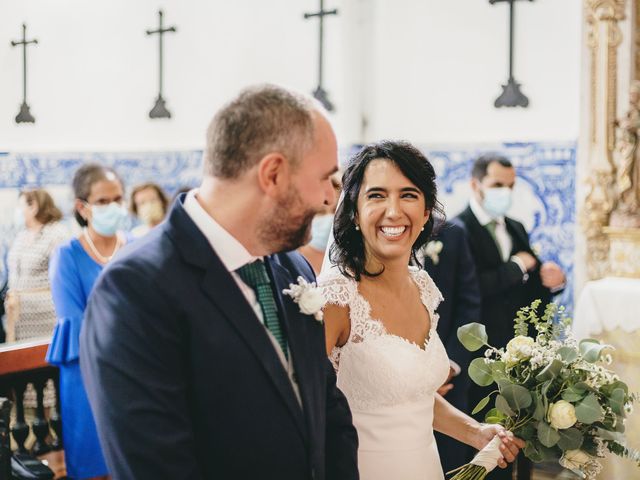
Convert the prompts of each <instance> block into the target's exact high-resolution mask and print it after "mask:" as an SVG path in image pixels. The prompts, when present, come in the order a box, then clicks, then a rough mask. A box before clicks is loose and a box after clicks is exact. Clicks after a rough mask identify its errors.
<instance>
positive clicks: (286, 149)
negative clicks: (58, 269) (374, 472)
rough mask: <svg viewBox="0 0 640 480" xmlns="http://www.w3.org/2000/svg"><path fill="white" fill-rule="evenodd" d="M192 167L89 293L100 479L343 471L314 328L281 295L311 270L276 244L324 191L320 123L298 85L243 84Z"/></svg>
mask: <svg viewBox="0 0 640 480" xmlns="http://www.w3.org/2000/svg"><path fill="white" fill-rule="evenodd" d="M204 170H205V175H204V179H203V181H202V184H201V186H200V188H199V189H198V190H193V191H191V192H189V193H187V194H183V195H181V196H180V197H179V199H178V200H177V201H176V202H175V204H174V206H173V208H172V210H171V212H170V214H169V216H168V218H167V220H166V221H165V222H164V223H163V224H161V225H160V226H158V227H156V228H155V229H154V230H152V232H151V233H150V234H149V235H148V236H147V237H145V238H144V239H142V240H139V241H138V242H137V243H133V244H132V245H131V246H130V247H129V248H128V249H126V251H124V252H122V254H121V255H120V256H119V257H118V258H117V259H116V260H114V261H113V263H112V264H110V265H109V266H108V268H106V269H105V271H104V273H103V275H102V276H101V278H100V279H99V280H98V282H97V284H96V287H95V289H94V291H93V294H92V296H91V299H90V301H89V307H88V310H87V314H86V318H85V323H84V326H83V330H82V333H81V351H82V353H81V355H80V363H81V368H82V373H83V378H84V381H85V383H86V387H87V393H88V396H89V400H90V402H91V406H92V409H93V412H94V415H95V418H96V423H97V426H98V432H99V436H100V441H101V444H102V447H103V449H104V453H105V458H106V461H107V464H108V466H109V469H110V472H111V475H112V476H113V478H114V479H136V480H140V479H172V480H175V479H229V480H243V479H247V480H249V479H256V478H265V479H271V478H274V479H275V478H277V479H281V480H301V479H310V480H314V479H347V480H349V479H357V478H358V473H357V464H356V451H357V434H356V431H355V429H354V427H353V425H352V422H351V413H350V411H349V408H348V405H347V402H346V399H345V398H344V396H343V395H342V393H341V392H340V391H339V390H338V389H337V387H336V378H335V374H334V372H333V369H332V367H331V365H330V363H329V361H328V360H327V357H326V352H325V343H324V330H323V326H322V324H321V323H320V322H319V321H317V320H316V319H315V318H314V315H306V314H303V313H302V312H301V310H300V308H301V305H299V304H298V303H297V302H296V301H294V299H293V298H292V296H290V295H288V294H286V293H283V290H285V289H289V286H290V285H291V284H295V283H296V282H297V279H298V277H303V278H304V279H306V280H307V281H312V280H313V279H314V276H313V272H312V270H311V268H310V266H309V264H308V263H307V262H306V261H305V260H304V259H303V258H302V257H301V256H300V255H299V254H297V253H278V252H286V251H290V250H292V249H295V248H296V247H298V246H300V245H301V244H303V243H304V242H305V241H308V239H309V236H310V225H311V220H312V218H313V216H314V215H315V214H316V213H317V212H319V211H321V210H322V209H323V208H324V206H325V205H326V204H328V203H330V202H331V201H332V200H333V198H334V195H335V192H334V189H333V186H332V184H331V179H330V177H331V175H332V174H333V173H334V172H335V171H336V170H337V146H336V140H335V136H334V134H333V131H332V129H331V126H330V125H329V122H328V121H327V119H326V117H325V116H324V114H323V113H321V111H320V110H319V107H317V105H316V104H315V103H314V101H313V100H312V99H310V98H308V97H306V96H302V95H298V94H295V93H292V92H289V91H287V90H284V89H282V88H279V87H275V86H262V87H257V88H252V89H248V90H246V91H244V92H243V93H241V94H240V95H239V96H238V97H237V98H235V99H234V100H233V101H232V102H230V103H229V104H227V105H226V106H225V107H223V108H222V109H221V110H220V111H219V112H218V113H217V114H216V116H215V117H214V119H213V121H212V123H211V125H210V126H209V129H208V131H207V146H206V150H205V153H204ZM308 293H309V294H311V293H312V292H309V291H308ZM298 301H299V302H300V303H303V302H305V301H306V300H304V299H298ZM305 306H306V307H309V304H307V305H305Z"/></svg>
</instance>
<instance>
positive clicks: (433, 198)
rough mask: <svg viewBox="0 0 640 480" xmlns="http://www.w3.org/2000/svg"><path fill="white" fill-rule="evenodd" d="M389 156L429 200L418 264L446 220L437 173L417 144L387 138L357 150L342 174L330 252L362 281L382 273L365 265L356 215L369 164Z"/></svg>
mask: <svg viewBox="0 0 640 480" xmlns="http://www.w3.org/2000/svg"><path fill="white" fill-rule="evenodd" d="M376 159H386V160H389V161H391V162H393V163H394V164H395V165H396V166H397V167H398V168H399V169H400V171H401V172H402V173H403V175H404V176H405V177H407V178H408V179H409V180H410V181H411V183H413V184H414V185H415V186H416V187H418V188H419V189H420V190H421V191H422V193H423V195H424V199H425V204H426V208H427V210H429V211H430V212H431V215H430V216H429V220H428V221H427V223H426V224H425V226H424V230H422V231H421V232H420V234H419V235H418V238H416V241H415V242H414V244H413V246H412V247H411V256H412V258H413V260H414V261H415V262H416V263H418V260H417V258H416V252H417V251H418V250H419V249H420V247H422V246H423V245H424V244H425V243H427V241H428V240H429V237H431V235H432V233H433V230H434V225H436V224H437V225H441V223H442V222H444V218H445V215H444V210H443V208H442V204H441V203H440V202H439V201H438V199H437V187H436V174H435V171H434V170H433V166H432V165H431V163H430V162H429V160H427V158H426V157H425V156H424V155H423V154H422V153H421V152H420V150H418V149H417V148H415V147H414V146H413V145H411V144H410V143H408V142H404V141H389V140H384V141H381V142H377V143H372V144H369V145H366V146H365V147H363V148H362V149H361V150H360V151H359V152H358V153H356V154H355V155H354V156H353V157H352V158H351V160H350V161H349V165H348V166H347V169H346V170H345V172H344V175H343V176H342V191H343V193H344V197H343V199H342V202H341V203H340V205H338V208H337V210H336V213H335V218H334V221H333V235H334V237H335V242H334V243H333V245H332V246H331V249H330V251H329V259H330V260H331V263H333V264H334V265H336V266H337V267H338V269H339V270H340V272H341V273H342V274H343V275H346V276H349V277H351V278H354V279H355V280H356V281H360V278H361V276H362V275H366V276H370V277H374V276H377V275H380V274H381V273H382V271H384V270H381V271H379V272H368V271H367V270H366V267H365V263H366V258H365V248H364V240H363V238H362V232H360V231H358V230H356V228H355V227H356V223H355V217H356V212H357V209H358V195H359V194H360V187H361V185H362V180H363V179H364V174H365V171H366V170H367V166H368V165H369V163H371V161H372V160H376Z"/></svg>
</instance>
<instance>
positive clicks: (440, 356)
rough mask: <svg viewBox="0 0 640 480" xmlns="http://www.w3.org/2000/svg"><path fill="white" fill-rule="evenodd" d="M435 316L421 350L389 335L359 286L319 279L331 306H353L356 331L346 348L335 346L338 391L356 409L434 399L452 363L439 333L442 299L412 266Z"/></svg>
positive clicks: (333, 276) (333, 275)
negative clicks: (439, 306) (341, 392)
mask: <svg viewBox="0 0 640 480" xmlns="http://www.w3.org/2000/svg"><path fill="white" fill-rule="evenodd" d="M409 268H410V274H411V276H412V278H413V280H414V281H415V283H416V285H417V286H418V288H419V290H420V299H421V300H422V303H423V305H424V306H425V308H426V309H427V311H428V312H429V317H430V319H431V328H430V331H429V336H428V339H427V340H426V341H425V345H422V346H420V345H416V344H415V343H412V342H410V341H408V340H406V339H404V338H402V337H400V336H397V335H393V334H390V333H388V332H387V331H386V329H385V327H384V324H383V323H382V322H381V321H380V320H377V319H374V318H371V306H370V304H369V302H368V301H367V300H366V299H365V298H364V297H363V296H362V295H360V293H359V292H358V283H357V282H356V281H355V280H353V279H351V278H348V277H345V276H343V275H341V274H340V273H339V272H338V271H331V272H330V273H328V274H323V275H321V276H320V278H319V282H318V283H319V286H320V287H321V288H322V289H323V293H324V296H325V298H326V299H327V302H328V303H331V304H335V305H340V306H347V307H349V319H350V322H351V331H350V334H349V338H348V340H347V342H346V343H345V345H344V346H342V347H335V348H334V350H333V351H332V353H331V356H330V358H331V362H332V363H333V365H334V368H336V371H337V373H338V386H339V387H340V388H341V389H342V391H343V392H344V393H345V395H346V396H347V399H348V400H349V404H350V405H351V408H352V409H355V410H358V409H361V410H369V409H372V408H376V407H383V406H391V405H397V404H400V403H406V402H411V401H417V400H420V399H423V398H425V397H429V398H430V399H431V401H432V400H433V394H434V393H435V391H436V390H437V389H438V388H439V387H440V386H441V385H442V383H443V382H444V381H445V380H446V377H447V374H448V371H449V361H448V358H447V354H446V351H445V349H444V346H443V345H442V342H441V341H440V338H439V337H438V334H437V331H436V328H437V326H438V314H437V313H435V310H436V308H437V307H438V305H439V303H440V302H441V301H442V300H443V298H442V294H441V293H440V291H439V290H438V288H437V287H436V285H435V283H434V282H433V280H432V279H431V277H430V276H429V274H428V273H427V272H425V271H424V270H420V269H418V268H415V267H409Z"/></svg>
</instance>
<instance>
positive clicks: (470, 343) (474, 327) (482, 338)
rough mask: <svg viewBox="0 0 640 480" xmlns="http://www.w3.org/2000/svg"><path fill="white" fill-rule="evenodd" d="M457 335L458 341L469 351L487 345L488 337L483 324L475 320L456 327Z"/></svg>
mask: <svg viewBox="0 0 640 480" xmlns="http://www.w3.org/2000/svg"><path fill="white" fill-rule="evenodd" d="M457 335H458V340H460V343H462V345H463V346H464V348H466V349H467V350H469V351H470V352H475V351H477V350H480V349H481V348H482V347H483V346H484V345H487V341H488V339H489V337H488V336H487V329H486V328H485V326H484V325H482V324H480V323H475V322H474V323H468V324H466V325H463V326H462V327H460V328H458V332H457Z"/></svg>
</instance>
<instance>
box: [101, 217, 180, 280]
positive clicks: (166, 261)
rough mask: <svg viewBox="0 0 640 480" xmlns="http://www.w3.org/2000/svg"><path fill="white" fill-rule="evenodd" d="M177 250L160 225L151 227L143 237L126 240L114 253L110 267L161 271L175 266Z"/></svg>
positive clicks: (147, 271)
mask: <svg viewBox="0 0 640 480" xmlns="http://www.w3.org/2000/svg"><path fill="white" fill-rule="evenodd" d="M177 253H178V252H177V250H176V249H175V247H174V245H173V242H172V241H171V239H170V238H169V237H168V236H167V235H166V234H165V233H164V232H163V229H162V226H159V227H156V228H154V229H152V230H151V231H150V232H149V233H148V234H147V235H145V236H144V237H141V238H138V239H134V240H132V241H130V242H128V243H127V244H126V245H125V246H124V247H123V248H122V249H121V251H120V252H118V254H117V255H116V257H115V258H114V260H113V262H111V264H110V265H109V267H110V268H124V269H127V270H134V271H138V272H139V273H143V272H144V273H147V274H148V273H151V272H155V273H161V272H162V271H163V270H171V269H172V268H175V265H173V266H172V264H174V263H175V260H176V257H177Z"/></svg>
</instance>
